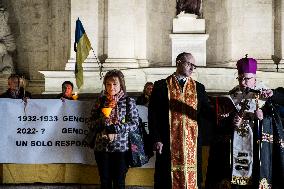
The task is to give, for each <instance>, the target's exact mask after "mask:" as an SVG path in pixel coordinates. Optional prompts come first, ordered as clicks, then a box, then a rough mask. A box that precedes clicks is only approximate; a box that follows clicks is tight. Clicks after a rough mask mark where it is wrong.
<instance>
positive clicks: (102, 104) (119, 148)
mask: <svg viewBox="0 0 284 189" xmlns="http://www.w3.org/2000/svg"><path fill="white" fill-rule="evenodd" d="M103 84H104V86H105V90H104V91H103V92H102V94H101V95H100V96H99V97H98V99H97V100H96V103H95V106H94V108H93V110H92V117H93V120H94V125H93V126H94V128H93V130H94V132H95V133H96V135H95V146H94V151H95V158H96V162H97V166H98V170H99V175H100V181H101V189H112V188H113V189H124V188H125V177H126V173H127V171H128V167H129V164H128V155H127V154H128V153H129V152H128V150H129V147H128V144H129V142H128V133H129V132H130V131H135V130H136V129H137V126H138V124H139V117H138V110H137V108H136V103H135V100H134V99H132V98H130V97H127V94H126V86H125V81H124V75H123V73H122V72H121V71H119V70H110V71H108V72H107V73H106V75H105V77H104V80H103Z"/></svg>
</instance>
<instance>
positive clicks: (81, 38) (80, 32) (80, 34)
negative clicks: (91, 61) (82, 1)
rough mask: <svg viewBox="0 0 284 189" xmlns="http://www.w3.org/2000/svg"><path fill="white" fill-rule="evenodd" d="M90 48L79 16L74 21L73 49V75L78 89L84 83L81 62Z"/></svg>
mask: <svg viewBox="0 0 284 189" xmlns="http://www.w3.org/2000/svg"><path fill="white" fill-rule="evenodd" d="M91 49H92V47H91V43H90V40H89V38H88V36H87V34H86V32H85V30H84V27H83V25H82V22H81V21H80V20H79V18H78V19H77V21H76V29H75V43H74V51H75V52H76V64H75V77H76V85H77V87H78V89H80V88H81V86H82V85H83V84H84V78H83V66H82V64H83V63H84V61H85V60H86V58H87V57H88V55H89V52H90V50H91Z"/></svg>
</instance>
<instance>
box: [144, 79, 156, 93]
mask: <svg viewBox="0 0 284 189" xmlns="http://www.w3.org/2000/svg"><path fill="white" fill-rule="evenodd" d="M148 86H154V83H153V82H147V83H145V85H144V89H143V93H144V94H145V91H146V88H147V87H148Z"/></svg>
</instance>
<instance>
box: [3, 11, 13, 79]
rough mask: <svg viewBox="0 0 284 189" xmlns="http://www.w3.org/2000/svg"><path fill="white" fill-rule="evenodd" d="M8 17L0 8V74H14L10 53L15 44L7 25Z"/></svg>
mask: <svg viewBox="0 0 284 189" xmlns="http://www.w3.org/2000/svg"><path fill="white" fill-rule="evenodd" d="M8 16H9V14H8V12H7V10H6V9H5V8H3V7H0V74H11V73H14V72H15V69H14V65H13V59H12V53H13V51H14V50H15V49H16V44H15V40H14V36H13V35H12V33H11V31H10V27H9V25H8Z"/></svg>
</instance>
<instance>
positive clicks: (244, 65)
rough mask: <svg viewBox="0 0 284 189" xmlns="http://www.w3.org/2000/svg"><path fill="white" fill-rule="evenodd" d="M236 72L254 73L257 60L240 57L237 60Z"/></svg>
mask: <svg viewBox="0 0 284 189" xmlns="http://www.w3.org/2000/svg"><path fill="white" fill-rule="evenodd" d="M237 69H238V74H243V73H253V74H256V69H257V62H256V60H255V59H253V58H242V59H240V60H238V62H237Z"/></svg>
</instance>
